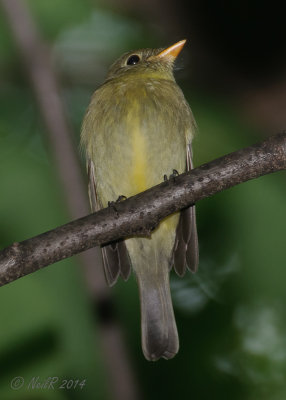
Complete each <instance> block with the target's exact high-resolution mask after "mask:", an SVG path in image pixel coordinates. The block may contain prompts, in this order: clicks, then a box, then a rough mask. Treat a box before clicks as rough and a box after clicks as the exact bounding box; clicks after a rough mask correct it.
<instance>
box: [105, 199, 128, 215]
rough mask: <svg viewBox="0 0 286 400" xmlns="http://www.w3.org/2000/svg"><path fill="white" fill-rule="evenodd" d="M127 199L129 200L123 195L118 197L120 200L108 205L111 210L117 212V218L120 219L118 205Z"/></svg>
mask: <svg viewBox="0 0 286 400" xmlns="http://www.w3.org/2000/svg"><path fill="white" fill-rule="evenodd" d="M126 199H127V197H126V196H123V195H122V194H121V195H120V196H118V199H117V200H116V201H109V202H108V203H107V205H108V207H110V208H112V209H113V210H114V212H115V214H116V218H118V217H119V214H118V210H117V208H116V204H118V203H120V202H121V201H124V200H126Z"/></svg>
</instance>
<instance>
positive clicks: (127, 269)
mask: <svg viewBox="0 0 286 400" xmlns="http://www.w3.org/2000/svg"><path fill="white" fill-rule="evenodd" d="M87 173H88V193H89V201H90V206H91V211H92V212H96V211H98V210H100V209H101V208H102V205H101V203H100V201H99V199H98V197H97V193H96V179H95V168H94V164H93V161H92V160H90V159H89V160H88V161H87ZM101 252H102V260H103V266H104V272H105V277H106V281H107V283H108V285H109V286H112V285H114V284H115V283H116V281H117V279H118V277H119V275H121V276H122V278H123V279H124V280H125V281H127V279H128V278H129V276H130V273H131V261H130V258H129V254H128V251H127V248H126V245H125V242H124V240H119V241H117V242H112V243H110V244H107V245H105V246H102V248H101Z"/></svg>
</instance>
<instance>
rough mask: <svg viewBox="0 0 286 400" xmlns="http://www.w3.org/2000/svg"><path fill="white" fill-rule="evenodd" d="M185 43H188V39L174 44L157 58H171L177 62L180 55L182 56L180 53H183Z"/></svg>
mask: <svg viewBox="0 0 286 400" xmlns="http://www.w3.org/2000/svg"><path fill="white" fill-rule="evenodd" d="M185 43H186V39H184V40H180V41H179V42H177V43H175V44H173V45H172V46H170V47H167V49H165V50H163V51H161V52H160V53H159V54H157V56H155V57H156V58H157V57H158V58H163V59H166V58H171V59H173V60H175V59H176V58H177V57H178V55H179V54H180V52H181V51H182V49H183V47H184V45H185Z"/></svg>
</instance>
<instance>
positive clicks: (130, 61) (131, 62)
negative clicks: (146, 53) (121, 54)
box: [127, 54, 140, 65]
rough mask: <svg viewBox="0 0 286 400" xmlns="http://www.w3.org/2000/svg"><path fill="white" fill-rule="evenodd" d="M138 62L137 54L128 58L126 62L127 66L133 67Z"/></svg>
mask: <svg viewBox="0 0 286 400" xmlns="http://www.w3.org/2000/svg"><path fill="white" fill-rule="evenodd" d="M139 61H140V57H139V56H137V54H133V55H132V56H130V57H129V58H128V60H127V65H135V64H138V63H139Z"/></svg>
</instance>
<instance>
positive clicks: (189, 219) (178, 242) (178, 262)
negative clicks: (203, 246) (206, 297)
mask: <svg viewBox="0 0 286 400" xmlns="http://www.w3.org/2000/svg"><path fill="white" fill-rule="evenodd" d="M192 168H193V163H192V148H191V145H190V144H187V171H190V170H191V169H192ZM198 264H199V245H198V235H197V224H196V209H195V206H191V207H188V208H185V209H184V210H182V211H181V213H180V219H179V223H178V226H177V230H176V239H175V244H174V249H173V265H174V269H175V271H176V273H177V274H178V275H179V276H184V274H185V272H186V268H188V269H189V270H190V271H192V272H196V271H197V269H198Z"/></svg>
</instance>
